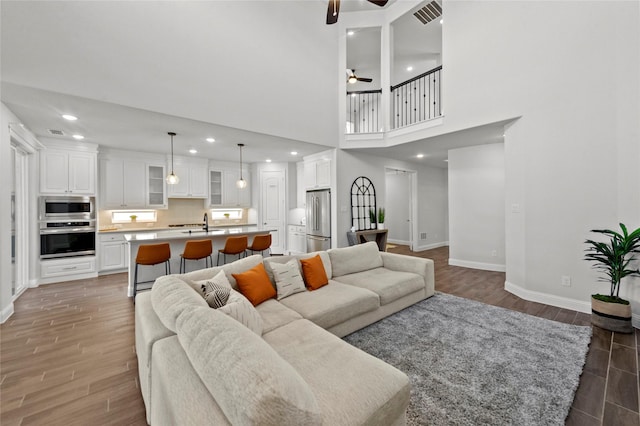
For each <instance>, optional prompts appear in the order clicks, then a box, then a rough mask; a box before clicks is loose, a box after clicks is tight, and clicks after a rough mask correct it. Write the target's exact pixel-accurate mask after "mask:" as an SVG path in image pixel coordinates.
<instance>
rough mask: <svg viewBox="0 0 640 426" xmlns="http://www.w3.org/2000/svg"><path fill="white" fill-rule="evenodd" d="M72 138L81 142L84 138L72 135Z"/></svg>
mask: <svg viewBox="0 0 640 426" xmlns="http://www.w3.org/2000/svg"><path fill="white" fill-rule="evenodd" d="M73 138H74V139H77V140H79V141H81V140H82V139H84V136H82V135H73Z"/></svg>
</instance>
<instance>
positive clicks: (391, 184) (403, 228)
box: [385, 170, 411, 244]
mask: <svg viewBox="0 0 640 426" xmlns="http://www.w3.org/2000/svg"><path fill="white" fill-rule="evenodd" d="M385 206H386V215H385V227H386V228H387V229H388V230H389V234H388V239H389V241H390V242H398V243H402V244H409V242H410V240H411V229H410V228H411V223H410V222H409V219H410V218H411V209H410V208H409V207H410V206H411V174H409V173H407V172H403V171H396V170H387V173H386V174H385Z"/></svg>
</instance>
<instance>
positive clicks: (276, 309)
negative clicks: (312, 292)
mask: <svg viewBox="0 0 640 426" xmlns="http://www.w3.org/2000/svg"><path fill="white" fill-rule="evenodd" d="M305 291H306V290H305ZM256 309H257V311H258V313H259V314H260V316H261V317H262V321H263V324H262V333H263V334H264V333H268V332H270V331H271V330H275V329H276V328H278V327H282V326H283V325H285V324H289V323H290V322H292V321H295V320H298V319H302V316H301V315H300V314H299V313H297V312H296V311H294V310H291V309H289V308H287V307H286V306H284V305H283V304H282V303H280V302H278V301H276V300H274V299H270V300H267V301H266V302H263V303H261V304H259V305H258V306H256Z"/></svg>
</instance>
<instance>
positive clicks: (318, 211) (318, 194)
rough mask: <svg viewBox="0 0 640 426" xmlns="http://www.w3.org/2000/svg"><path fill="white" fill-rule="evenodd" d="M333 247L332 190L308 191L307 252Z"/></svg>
mask: <svg viewBox="0 0 640 426" xmlns="http://www.w3.org/2000/svg"><path fill="white" fill-rule="evenodd" d="M330 248H331V191H330V190H329V189H322V190H318V191H307V253H310V252H313V251H319V250H328V249H330Z"/></svg>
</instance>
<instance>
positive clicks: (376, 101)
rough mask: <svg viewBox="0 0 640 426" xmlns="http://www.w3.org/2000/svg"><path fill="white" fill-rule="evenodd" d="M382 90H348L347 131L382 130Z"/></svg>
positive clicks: (367, 131)
mask: <svg viewBox="0 0 640 426" xmlns="http://www.w3.org/2000/svg"><path fill="white" fill-rule="evenodd" d="M381 96H382V90H363V91H359V92H347V128H346V130H345V133H376V132H381V131H382V127H383V124H384V123H383V122H382V121H380V108H381V104H380V98H381Z"/></svg>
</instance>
